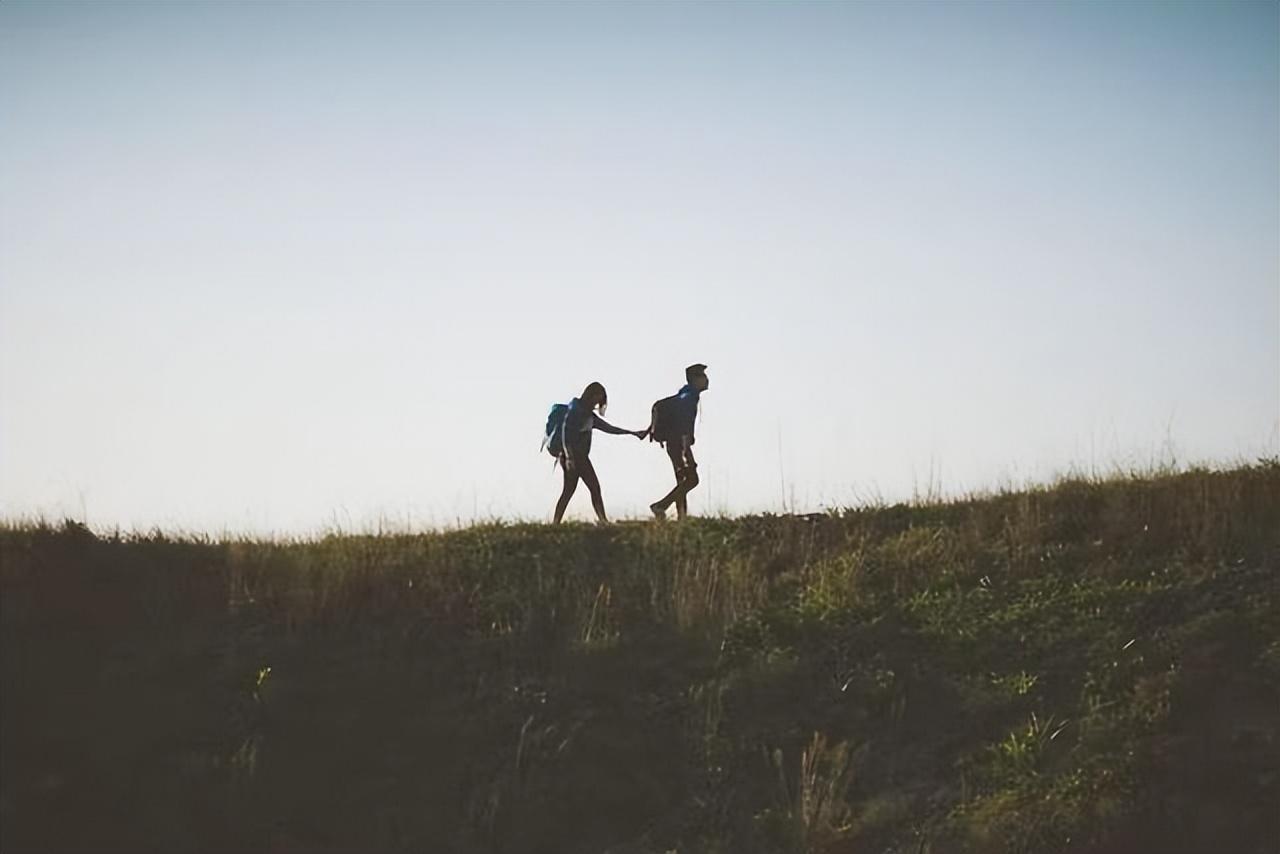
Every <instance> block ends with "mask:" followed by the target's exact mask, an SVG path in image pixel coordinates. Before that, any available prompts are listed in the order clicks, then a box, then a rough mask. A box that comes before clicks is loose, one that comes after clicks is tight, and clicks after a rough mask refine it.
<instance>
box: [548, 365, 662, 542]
mask: <svg viewBox="0 0 1280 854" xmlns="http://www.w3.org/2000/svg"><path fill="white" fill-rule="evenodd" d="M608 405H609V395H608V393H607V392H606V391H605V390H604V386H603V385H601V384H600V383H591V384H590V385H588V386H587V387H586V388H585V389H583V391H582V396H581V397H575V398H574V399H573V400H571V401H569V402H568V403H567V404H565V403H557V404H556V405H555V406H553V407H551V413H550V414H549V415H548V416H547V432H546V438H544V439H543V444H544V445H545V447H546V449H547V450H548V451H549V452H550V453H551V455H552V456H553V457H555V458H556V459H557V460H558V461H559V462H560V467H561V468H562V469H563V470H564V488H563V489H562V490H561V491H560V500H559V501H557V502H556V515H555V522H556V524H559V523H560V520H561V519H562V518H563V517H564V511H565V508H566V507H568V506H569V499H570V498H572V497H573V493H574V491H575V490H576V489H577V488H578V481H579V480H581V481H583V482H584V483H586V485H587V489H588V490H589V491H590V492H591V506H592V507H593V508H595V511H596V518H597V519H598V520H600V521H601V522H608V521H609V519H608V518H607V517H606V516H605V514H604V496H603V495H601V494H600V479H599V478H598V477H596V470H595V467H594V466H593V465H591V456H590V455H591V433H592V431H594V430H600V431H602V432H605V433H612V434H613V435H615V436H635V437H636V438H638V439H643V438H644V437H645V435H646V434H647V431H645V430H623V429H622V428H621V427H614V426H613V425H612V424H610V423H609V422H608V421H605V420H604V419H603V418H601V417H600V415H603V414H604V411H605V409H606V407H608ZM597 412H598V413H599V414H597Z"/></svg>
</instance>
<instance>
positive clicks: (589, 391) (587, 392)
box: [582, 383, 609, 415]
mask: <svg viewBox="0 0 1280 854" xmlns="http://www.w3.org/2000/svg"><path fill="white" fill-rule="evenodd" d="M592 395H598V396H599V398H600V403H599V405H598V406H599V409H600V414H601V415H603V414H604V411H605V409H607V408H608V406H609V393H608V392H607V391H605V390H604V386H603V385H602V384H601V383H588V384H587V387H586V388H584V389H583V390H582V399H583V400H586V399H587V398H588V397H591V396H592Z"/></svg>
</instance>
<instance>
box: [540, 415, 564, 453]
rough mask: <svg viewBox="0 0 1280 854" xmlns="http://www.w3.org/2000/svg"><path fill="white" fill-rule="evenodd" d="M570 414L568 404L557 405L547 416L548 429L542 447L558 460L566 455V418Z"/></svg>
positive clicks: (543, 437)
mask: <svg viewBox="0 0 1280 854" xmlns="http://www.w3.org/2000/svg"><path fill="white" fill-rule="evenodd" d="M568 414H569V404H567V403H557V404H556V405H554V406H552V407H551V412H549V413H548V414H547V429H546V432H545V433H544V434H543V436H542V447H544V448H546V449H547V453H549V454H551V456H553V457H556V458H557V459H558V458H559V457H560V455H561V454H563V453H564V418H565V416H566V415H568Z"/></svg>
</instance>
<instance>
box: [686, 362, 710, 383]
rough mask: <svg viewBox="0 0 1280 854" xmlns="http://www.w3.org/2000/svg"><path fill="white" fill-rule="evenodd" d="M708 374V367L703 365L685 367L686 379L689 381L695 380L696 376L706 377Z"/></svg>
mask: <svg viewBox="0 0 1280 854" xmlns="http://www.w3.org/2000/svg"><path fill="white" fill-rule="evenodd" d="M706 375H707V369H706V368H704V367H703V366H702V365H690V366H689V367H687V368H685V369H684V381H685V382H687V383H691V382H693V378H694V377H705V376H706Z"/></svg>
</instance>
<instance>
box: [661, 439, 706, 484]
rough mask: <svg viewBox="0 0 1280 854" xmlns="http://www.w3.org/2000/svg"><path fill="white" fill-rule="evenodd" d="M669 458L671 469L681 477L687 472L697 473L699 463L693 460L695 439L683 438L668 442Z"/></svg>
mask: <svg viewBox="0 0 1280 854" xmlns="http://www.w3.org/2000/svg"><path fill="white" fill-rule="evenodd" d="M667 456H668V457H670V459H671V467H672V468H674V469H675V470H676V474H677V475H679V474H681V473H683V472H686V471H697V470H698V461H697V460H695V459H694V458H693V437H692V436H681V437H680V438H678V439H672V440H671V441H670V442H667Z"/></svg>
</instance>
